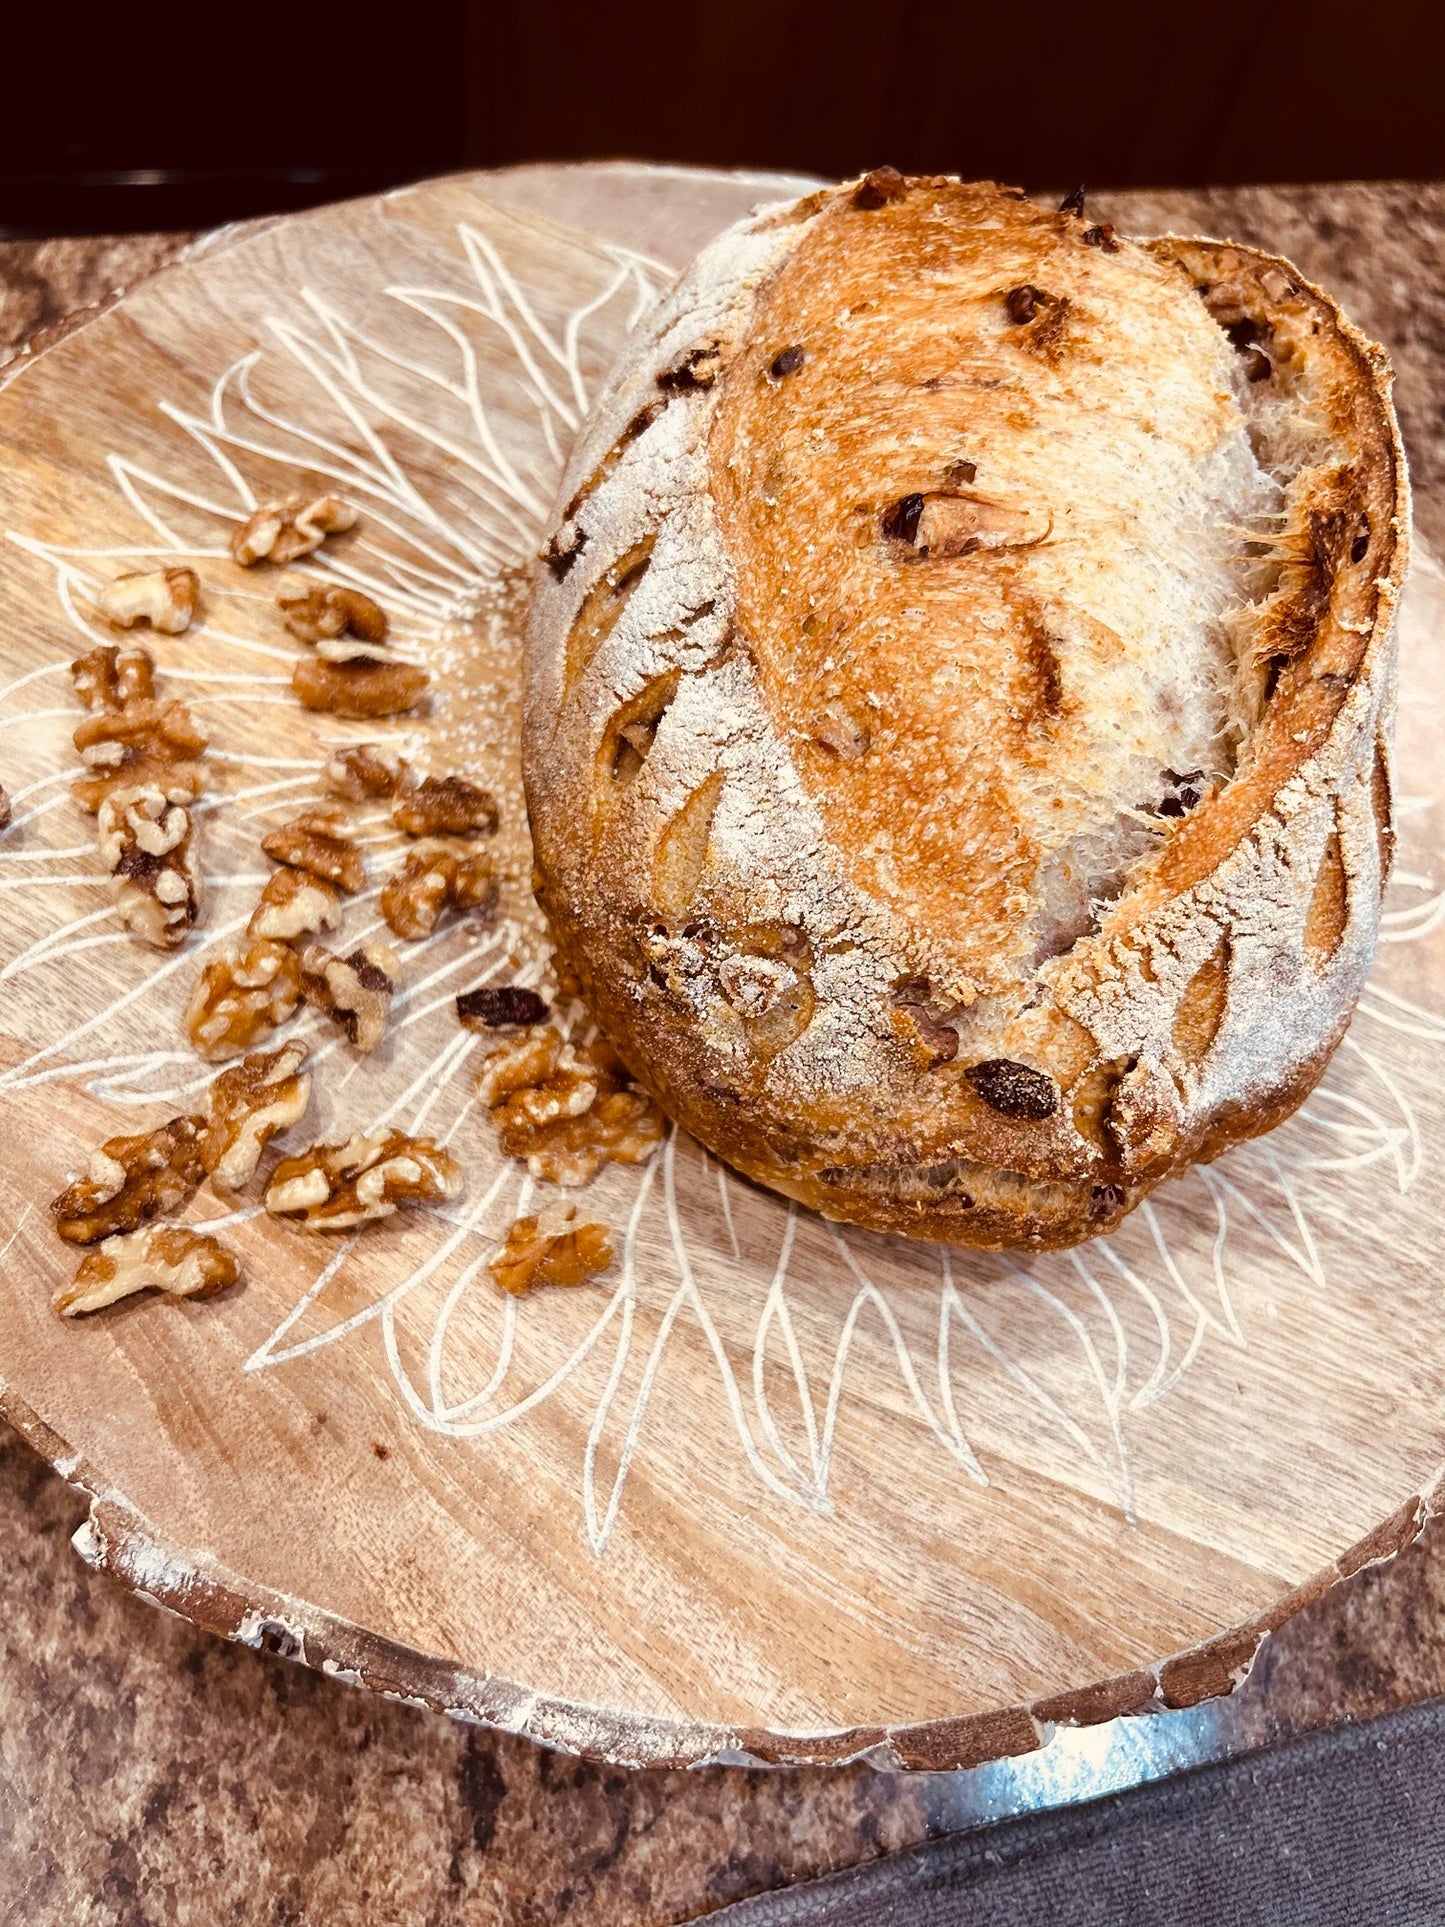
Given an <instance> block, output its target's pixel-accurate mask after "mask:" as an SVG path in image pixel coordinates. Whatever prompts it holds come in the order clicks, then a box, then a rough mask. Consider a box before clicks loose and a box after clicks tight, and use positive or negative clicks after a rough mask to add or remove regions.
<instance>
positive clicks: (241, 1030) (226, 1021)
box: [184, 939, 301, 1061]
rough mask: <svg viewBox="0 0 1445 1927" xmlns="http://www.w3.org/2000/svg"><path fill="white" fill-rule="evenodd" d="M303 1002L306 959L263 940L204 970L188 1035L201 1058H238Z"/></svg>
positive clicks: (191, 1005) (191, 1008)
mask: <svg viewBox="0 0 1445 1927" xmlns="http://www.w3.org/2000/svg"><path fill="white" fill-rule="evenodd" d="M300 1001H301V959H300V958H299V957H298V956H297V955H296V952H295V951H294V950H291V949H288V947H287V946H286V945H285V944H284V943H268V942H267V941H266V940H265V939H259V940H257V941H256V942H253V943H251V944H250V945H248V946H247V948H246V949H245V950H244V951H241V952H239V953H232V954H231V955H229V956H224V957H213V958H212V959H211V961H210V962H209V963H208V964H207V965H206V966H205V968H204V969H203V970H202V972H201V975H200V978H199V980H198V981H197V984H196V987H195V989H194V991H192V993H191V1001H190V1003H189V1004H188V1005H187V1006H186V1014H185V1018H184V1023H185V1027H186V1035H187V1036H188V1037H189V1038H190V1040H191V1042H192V1044H193V1045H194V1046H195V1048H196V1049H197V1050H198V1051H199V1052H200V1053H201V1056H202V1057H207V1058H210V1059H212V1060H213V1061H214V1060H215V1059H217V1058H221V1057H236V1056H239V1054H240V1053H241V1052H242V1051H245V1050H250V1048H251V1046H252V1045H253V1044H254V1043H256V1042H257V1041H258V1040H259V1039H260V1038H262V1037H264V1036H265V1035H266V1034H267V1032H268V1031H273V1030H275V1028H276V1027H277V1025H278V1024H284V1023H285V1021H286V1019H287V1018H288V1017H289V1016H290V1015H291V1014H292V1012H293V1011H294V1010H295V1008H296V1006H297V1005H298V1004H299V1003H300Z"/></svg>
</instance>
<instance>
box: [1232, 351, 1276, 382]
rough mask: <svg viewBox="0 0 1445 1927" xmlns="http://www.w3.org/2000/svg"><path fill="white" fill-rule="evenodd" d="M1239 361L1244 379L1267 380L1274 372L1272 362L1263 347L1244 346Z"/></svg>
mask: <svg viewBox="0 0 1445 1927" xmlns="http://www.w3.org/2000/svg"><path fill="white" fill-rule="evenodd" d="M1239 361H1240V366H1241V367H1242V368H1243V369H1244V376H1245V380H1246V381H1268V380H1269V378H1270V376H1271V375H1272V374H1273V373H1274V363H1273V362H1272V361H1271V360H1270V358H1269V356H1268V355H1267V354H1266V353H1265V352H1264V350H1263V348H1246V349H1245V351H1244V353H1243V354H1242V355H1241V356H1240V358H1239Z"/></svg>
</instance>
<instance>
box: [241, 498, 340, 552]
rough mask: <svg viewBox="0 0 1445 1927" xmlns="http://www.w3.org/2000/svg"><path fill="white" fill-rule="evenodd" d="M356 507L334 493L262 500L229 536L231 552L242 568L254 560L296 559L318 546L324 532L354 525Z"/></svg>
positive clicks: (313, 550)
mask: <svg viewBox="0 0 1445 1927" xmlns="http://www.w3.org/2000/svg"><path fill="white" fill-rule="evenodd" d="M355 525H356V510H355V509H354V508H352V506H351V504H350V503H349V502H343V501H342V500H341V498H340V496H337V495H318V496H315V497H314V498H312V499H311V500H308V499H307V498H306V497H305V496H304V495H293V496H290V497H289V498H288V499H287V500H286V501H284V502H264V503H262V505H261V507H260V508H258V509H257V510H256V511H255V513H254V514H253V515H251V516H250V517H248V519H247V520H246V521H245V522H243V523H242V524H241V526H240V528H238V529H236V530H235V531H234V532H233V534H232V536H231V554H232V555H233V556H234V557H235V559H236V560H237V562H239V563H240V565H241V567H242V568H243V569H250V568H254V567H255V565H256V564H257V563H258V562H298V561H299V560H300V559H301V557H302V556H303V555H311V554H313V553H314V552H315V551H316V550H317V549H319V548H320V547H321V544H322V543H323V542H324V541H325V540H326V538H327V536H328V535H338V534H340V533H341V531H342V530H343V529H349V528H354V527H355Z"/></svg>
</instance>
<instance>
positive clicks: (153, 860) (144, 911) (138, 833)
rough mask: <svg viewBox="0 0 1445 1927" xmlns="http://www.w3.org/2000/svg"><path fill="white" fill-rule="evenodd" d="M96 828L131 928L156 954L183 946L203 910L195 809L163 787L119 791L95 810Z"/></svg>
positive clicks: (120, 907)
mask: <svg viewBox="0 0 1445 1927" xmlns="http://www.w3.org/2000/svg"><path fill="white" fill-rule="evenodd" d="M96 830H97V833H98V843H99V849H100V860H101V862H102V863H103V864H104V865H105V867H106V869H107V870H109V872H110V873H111V875H112V876H113V877H116V878H117V879H118V889H117V893H116V908H117V910H118V911H119V913H120V920H121V922H122V923H123V924H124V925H125V927H126V929H127V930H132V931H134V932H135V934H136V936H138V937H142V938H144V940H145V941H146V942H147V943H149V944H153V945H154V946H155V948H156V949H157V950H173V949H174V948H175V947H176V945H177V944H181V943H184V942H185V940H186V936H187V933H188V932H189V931H190V930H191V928H192V927H193V926H194V924H195V921H196V919H197V917H198V916H199V915H200V909H201V883H200V878H199V877H198V876H197V875H196V873H195V870H194V868H193V867H192V863H191V833H192V824H191V814H190V811H189V810H188V809H186V808H185V806H184V805H183V804H181V803H170V802H168V801H167V800H166V798H165V797H164V796H163V795H162V793H161V792H160V790H158V789H154V788H145V789H114V790H112V791H111V793H110V795H109V796H107V797H106V798H105V800H104V802H103V803H102V804H101V806H100V808H99V810H98V811H97V812H96Z"/></svg>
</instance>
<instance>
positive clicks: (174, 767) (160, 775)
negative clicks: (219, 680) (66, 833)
mask: <svg viewBox="0 0 1445 1927" xmlns="http://www.w3.org/2000/svg"><path fill="white" fill-rule="evenodd" d="M75 747H76V748H77V749H78V750H79V751H80V760H81V762H82V763H83V764H84V765H85V772H86V773H85V775H84V776H83V777H82V778H81V779H80V780H79V782H77V783H74V784H72V785H71V794H72V795H73V796H74V798H75V800H76V802H77V803H79V804H80V806H81V808H82V809H86V810H89V811H90V813H91V815H92V816H94V814H95V813H96V811H97V810H98V809H99V808H100V806H101V804H102V803H103V802H104V800H105V798H106V797H107V796H109V795H110V793H111V791H112V790H113V789H117V788H120V787H122V786H124V787H126V788H142V787H147V786H154V787H155V788H156V789H158V790H160V791H162V792H163V794H164V795H165V797H166V800H167V801H168V802H171V803H194V802H195V800H196V798H197V797H198V796H199V795H200V793H201V790H202V788H203V786H204V784H205V780H206V770H205V765H204V764H203V763H202V761H201V756H202V754H203V753H204V751H205V747H206V739H205V737H204V736H203V735H202V734H201V732H200V730H198V729H197V728H196V725H195V720H194V718H193V717H192V715H191V712H190V711H189V710H188V709H187V708H186V706H185V704H184V703H166V704H164V705H162V704H161V703H158V702H151V701H143V700H137V701H135V702H128V703H127V704H126V705H125V707H124V708H123V709H119V710H106V711H104V712H102V713H101V714H100V715H97V716H87V717H86V718H85V721H84V722H82V723H80V724H79V725H78V726H77V728H76V731H75Z"/></svg>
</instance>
